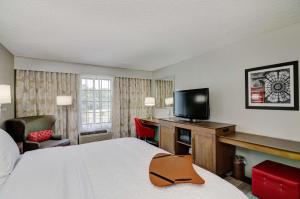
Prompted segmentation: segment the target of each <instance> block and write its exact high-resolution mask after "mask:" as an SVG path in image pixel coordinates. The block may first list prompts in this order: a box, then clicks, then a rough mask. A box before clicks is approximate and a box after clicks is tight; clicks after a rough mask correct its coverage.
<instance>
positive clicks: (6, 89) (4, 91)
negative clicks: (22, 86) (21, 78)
mask: <svg viewBox="0 0 300 199" xmlns="http://www.w3.org/2000/svg"><path fill="white" fill-rule="evenodd" d="M10 103H11V92H10V85H4V84H1V85H0V104H10Z"/></svg>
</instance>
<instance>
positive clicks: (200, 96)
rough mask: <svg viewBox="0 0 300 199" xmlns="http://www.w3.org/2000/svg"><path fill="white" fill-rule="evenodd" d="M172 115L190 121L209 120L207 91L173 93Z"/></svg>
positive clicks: (206, 89)
mask: <svg viewBox="0 0 300 199" xmlns="http://www.w3.org/2000/svg"><path fill="white" fill-rule="evenodd" d="M173 95H174V96H173V97H174V115H175V116H176V117H182V118H188V119H190V120H208V119H209V113H210V111H209V89H208V88H202V89H194V90H182V91H175V92H174V94H173Z"/></svg>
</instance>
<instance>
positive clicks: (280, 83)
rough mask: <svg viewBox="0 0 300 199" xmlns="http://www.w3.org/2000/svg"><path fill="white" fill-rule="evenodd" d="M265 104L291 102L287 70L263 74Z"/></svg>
mask: <svg viewBox="0 0 300 199" xmlns="http://www.w3.org/2000/svg"><path fill="white" fill-rule="evenodd" d="M264 82H265V92H266V93H265V95H266V102H272V103H287V102H290V100H291V91H290V73H289V71H288V70H281V71H272V72H268V73H266V74H265V81H264Z"/></svg>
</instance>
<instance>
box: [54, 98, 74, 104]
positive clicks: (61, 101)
mask: <svg viewBox="0 0 300 199" xmlns="http://www.w3.org/2000/svg"><path fill="white" fill-rule="evenodd" d="M56 104H57V105H58V106H69V105H72V96H57V97H56Z"/></svg>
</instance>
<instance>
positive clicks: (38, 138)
mask: <svg viewBox="0 0 300 199" xmlns="http://www.w3.org/2000/svg"><path fill="white" fill-rule="evenodd" d="M52 135H53V131H52V130H44V131H36V132H31V133H29V134H28V136H27V140H29V141H32V142H44V141H47V140H49V139H50V138H51V136H52Z"/></svg>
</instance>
